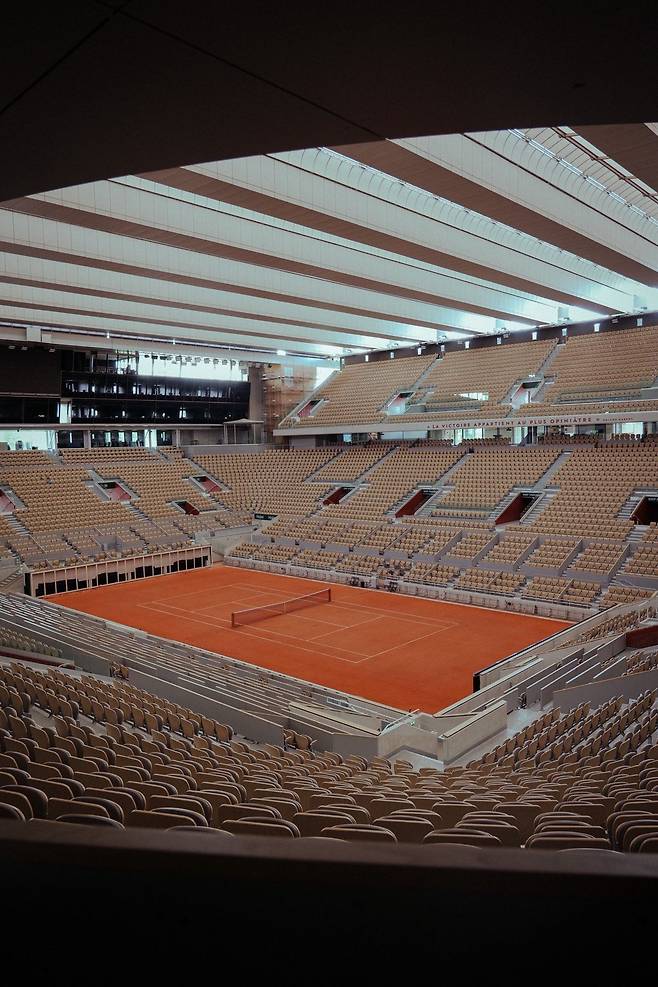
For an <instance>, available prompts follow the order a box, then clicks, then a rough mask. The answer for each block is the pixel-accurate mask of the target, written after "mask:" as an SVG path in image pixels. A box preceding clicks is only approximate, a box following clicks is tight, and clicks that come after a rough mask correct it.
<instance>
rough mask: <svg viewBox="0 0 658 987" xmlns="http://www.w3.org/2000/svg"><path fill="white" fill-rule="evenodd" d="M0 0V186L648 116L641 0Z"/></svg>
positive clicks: (651, 30)
mask: <svg viewBox="0 0 658 987" xmlns="http://www.w3.org/2000/svg"><path fill="white" fill-rule="evenodd" d="M4 6H5V9H3V14H4V16H3V21H2V31H1V32H0V56H1V57H0V145H1V146H2V148H3V160H2V168H1V169H0V200H2V199H9V198H15V197H17V196H20V195H28V194H31V193H34V192H40V191H44V190H45V189H53V188H64V187H65V186H70V185H77V184H82V183H84V182H91V181H95V180H98V179H101V178H108V177H110V176H115V175H127V174H139V173H143V172H145V171H152V170H154V169H156V168H169V167H174V166H178V165H183V164H187V163H189V162H191V161H197V162H198V161H218V160H227V159H230V158H238V157H245V156H247V155H254V154H265V153H270V152H272V151H283V150H290V149H291V148H305V147H313V146H315V145H325V146H335V145H344V144H353V143H356V142H365V141H372V140H384V139H385V138H399V137H408V136H415V135H418V134H451V133H464V132H476V131H477V132H480V131H485V130H489V131H491V130H501V129H503V128H506V127H524V128H525V127H531V126H533V127H536V126H539V125H543V124H547V123H548V124H557V123H561V122H563V121H565V120H568V121H570V122H571V123H572V124H576V123H577V124H588V125H591V124H608V123H622V122H623V123H628V122H629V121H638V120H652V119H653V118H654V116H655V88H656V81H655V76H656V70H655V64H656V50H658V18H656V17H651V16H647V8H646V6H645V5H643V4H632V3H627V4H619V3H614V4H612V3H607V4H597V5H595V7H594V8H592V5H588V4H574V3H572V4H569V6H568V7H566V6H565V5H563V4H528V3H527V0H507V2H506V4H505V6H504V8H503V9H501V8H500V6H499V5H497V4H491V3H489V4H484V3H481V2H480V0H474V2H473V0H462V2H461V3H458V4H447V3H436V4H428V3H426V2H416V0H407V2H406V3H404V4H403V5H400V4H388V5H386V4H379V5H377V6H376V7H374V6H373V5H372V4H368V3H362V4H355V3H353V2H350V3H344V2H342V0H334V3H332V5H331V7H328V6H326V5H324V6H322V5H320V6H319V5H318V4H311V3H308V0H306V2H300V0H287V2H286V3H285V4H274V3H242V4H226V3H218V2H217V0H185V3H181V2H180V0H67V2H66V3H65V4H62V3H44V2H43V0H22V2H21V3H9V4H5V5H4ZM631 170H632V169H631Z"/></svg>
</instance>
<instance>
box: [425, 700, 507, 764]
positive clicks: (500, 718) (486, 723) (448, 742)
mask: <svg viewBox="0 0 658 987" xmlns="http://www.w3.org/2000/svg"><path fill="white" fill-rule="evenodd" d="M506 726H507V703H506V702H505V701H504V700H501V701H500V702H497V703H493V704H492V705H491V706H490V707H489V708H488V709H486V710H483V711H482V712H480V713H475V714H474V715H473V716H472V717H470V718H469V720H468V721H467V722H464V723H460V724H459V725H457V726H454V727H452V728H451V729H450V730H446V732H445V733H443V734H441V735H439V738H438V756H439V758H440V759H441V760H442V761H443V762H444V763H445V764H449V763H450V762H451V761H454V760H455V759H456V758H458V757H461V756H462V754H465V753H466V752H467V751H469V750H472V748H473V747H477V746H478V745H479V744H482V743H484V741H485V740H488V739H489V738H490V737H494V736H495V735H496V734H497V733H500V732H501V730H504V729H505V727H506Z"/></svg>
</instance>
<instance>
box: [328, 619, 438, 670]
mask: <svg viewBox="0 0 658 987" xmlns="http://www.w3.org/2000/svg"><path fill="white" fill-rule="evenodd" d="M385 616H387V615H385V614H380V615H379V617H371V618H370V621H372V622H374V621H375V620H383V619H384V618H385ZM370 621H364V623H369V622H370ZM357 626H358V627H361V626H362V625H361V624H358V625H357ZM426 626H427V625H426ZM345 629H346V630H347V628H345ZM447 629H448V628H447V627H439V628H434V629H433V630H431V631H429V633H427V634H420V635H419V636H418V637H413V638H411V639H410V640H409V641H401V642H400V643H399V644H394V645H393V646H392V647H390V648H383V649H382V650H381V651H375V652H374V654H372V655H368V659H370V658H379V657H380V655H385V654H387V653H388V652H389V651H395V650H396V648H406V647H407V646H408V645H409V644H417V643H418V641H423V640H424V639H425V638H427V637H434V635H435V634H441V633H442V632H443V631H445V630H447ZM331 633H333V632H332V631H329V632H328V633H327V634H319V635H318V636H317V637H312V638H310V640H311V641H319V640H321V639H322V638H323V637H328V636H329V634H331ZM330 646H331V647H332V648H338V650H339V651H348V649H347V648H341V647H340V645H338V644H332V645H330ZM356 664H359V663H358V662H357V663H356Z"/></svg>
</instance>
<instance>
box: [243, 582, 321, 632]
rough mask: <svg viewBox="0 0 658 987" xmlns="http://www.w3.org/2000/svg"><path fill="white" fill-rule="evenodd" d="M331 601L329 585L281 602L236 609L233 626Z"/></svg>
mask: <svg viewBox="0 0 658 987" xmlns="http://www.w3.org/2000/svg"><path fill="white" fill-rule="evenodd" d="M330 602H331V587H329V586H328V587H327V588H326V589H319V590H317V591H316V592H315V593H307V594H306V595H305V596H294V597H293V598H292V599H290V600H282V601H281V602H280V603H268V604H267V605H266V606H264V607H251V608H250V609H249V610H234V611H233V613H232V614H231V627H240V626H242V625H243V624H255V623H256V621H258V620H267V619H268V617H278V616H279V615H280V614H282V613H292V612H293V611H294V610H303V609H304V608H305V607H314V606H317V604H318V603H330Z"/></svg>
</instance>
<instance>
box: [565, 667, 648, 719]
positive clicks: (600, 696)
mask: <svg viewBox="0 0 658 987" xmlns="http://www.w3.org/2000/svg"><path fill="white" fill-rule="evenodd" d="M656 688H658V668H652V669H650V670H649V671H648V672H638V673H637V675H621V676H620V677H619V678H615V679H600V680H598V681H596V682H587V683H586V684H584V685H577V686H572V687H570V688H568V689H561V690H558V691H557V692H556V693H555V695H554V697H553V702H554V704H555V705H556V706H559V707H560V709H571V708H572V707H573V706H577V705H578V703H581V702H584V701H585V700H586V699H589V701H590V703H591V704H592V706H599V705H600V704H601V703H604V702H605V701H606V700H607V699H611V698H612V697H613V696H623V697H624V698H625V699H635V698H636V697H637V696H639V694H640V693H641V692H644V691H645V690H646V689H656Z"/></svg>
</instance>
